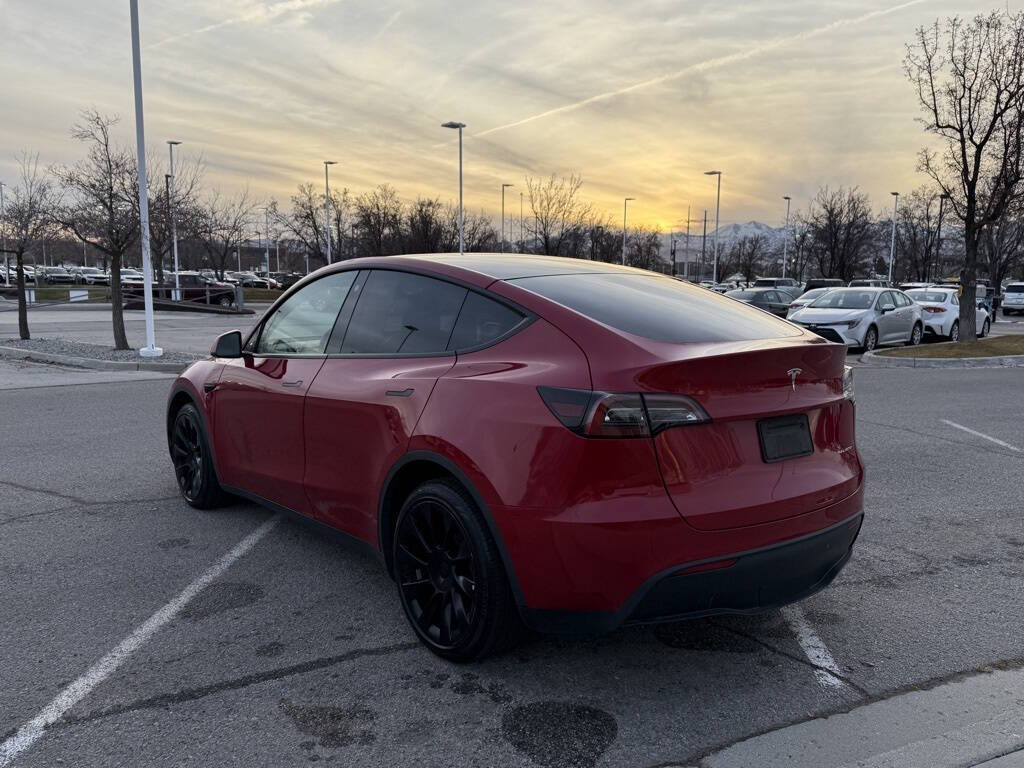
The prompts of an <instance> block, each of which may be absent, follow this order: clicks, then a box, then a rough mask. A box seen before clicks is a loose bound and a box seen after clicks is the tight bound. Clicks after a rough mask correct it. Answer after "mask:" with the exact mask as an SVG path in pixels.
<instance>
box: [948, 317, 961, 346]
mask: <svg viewBox="0 0 1024 768" xmlns="http://www.w3.org/2000/svg"><path fill="white" fill-rule="evenodd" d="M949 340H950V341H960V321H959V320H954V321H953V327H952V328H950V329H949Z"/></svg>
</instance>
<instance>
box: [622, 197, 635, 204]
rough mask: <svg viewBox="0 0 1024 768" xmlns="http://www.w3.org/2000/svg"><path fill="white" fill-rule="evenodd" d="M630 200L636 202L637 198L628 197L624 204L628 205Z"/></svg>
mask: <svg viewBox="0 0 1024 768" xmlns="http://www.w3.org/2000/svg"><path fill="white" fill-rule="evenodd" d="M630 200H636V198H635V197H627V198H626V199H625V201H624V202H627V203H628V202H629V201H630Z"/></svg>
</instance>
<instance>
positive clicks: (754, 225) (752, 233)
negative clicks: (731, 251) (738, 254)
mask: <svg viewBox="0 0 1024 768" xmlns="http://www.w3.org/2000/svg"><path fill="white" fill-rule="evenodd" d="M709 225H710V222H709ZM784 229H785V228H784V227H770V226H768V225H767V224H765V223H763V222H760V221H748V222H747V223H746V224H726V225H724V226H723V227H722V228H721V230H720V234H719V236H718V247H719V248H721V249H722V250H723V251H724V250H725V249H727V248H728V247H729V246H730V245H731V244H732V243H734V242H735V241H737V240H740V239H742V238H744V237H756V236H757V235H761V236H762V237H763V238H764V239H765V240H766V241H767V244H768V245H769V246H774V245H775V244H779V245H780V247H781V243H782V240H783V238H784V237H785V232H784ZM702 230H703V227H702V226H701V227H694V226H692V225H691V227H690V253H691V254H693V253H695V252H699V251H700V238H701V233H702ZM672 235H673V236H674V237H675V239H676V252H677V253H678V254H680V256H681V254H682V251H683V247H684V246H683V243H684V242H685V240H686V230H685V229H684V230H682V231H680V230H675V231H674V232H673V233H672ZM668 238H669V235H668V233H664V234H662V236H661V254H662V258H664V259H669V258H671V257H670V256H669V253H670V252H671V251H670V250H669V240H668ZM714 239H715V233H714V230H712V229H711V228H710V226H709V227H708V244H707V247H708V253H710V252H711V244H712V243H713V242H714Z"/></svg>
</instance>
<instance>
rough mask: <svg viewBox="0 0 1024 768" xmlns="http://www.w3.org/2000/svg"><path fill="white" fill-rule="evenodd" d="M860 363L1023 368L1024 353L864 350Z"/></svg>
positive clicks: (915, 366) (916, 366) (902, 365)
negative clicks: (952, 355)
mask: <svg viewBox="0 0 1024 768" xmlns="http://www.w3.org/2000/svg"><path fill="white" fill-rule="evenodd" d="M860 362H861V364H862V365H873V366H876V367H878V368H1024V355H1003V356H1001V357H961V358H949V357H945V358H943V357H890V356H888V355H879V354H878V353H876V352H865V353H864V354H863V355H861V357H860Z"/></svg>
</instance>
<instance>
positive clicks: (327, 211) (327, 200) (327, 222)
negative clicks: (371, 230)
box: [324, 160, 338, 264]
mask: <svg viewBox="0 0 1024 768" xmlns="http://www.w3.org/2000/svg"><path fill="white" fill-rule="evenodd" d="M337 164H338V162H337V160H324V226H325V227H326V229H325V230H324V231H325V233H326V234H327V263H328V264H330V263H331V183H330V181H329V180H328V178H327V167H328V166H330V165H337Z"/></svg>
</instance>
